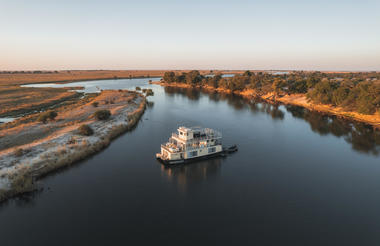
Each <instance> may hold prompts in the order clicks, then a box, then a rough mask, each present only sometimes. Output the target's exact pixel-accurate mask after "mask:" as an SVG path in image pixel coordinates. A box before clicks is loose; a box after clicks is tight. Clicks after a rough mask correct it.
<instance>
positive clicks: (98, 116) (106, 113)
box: [94, 109, 111, 120]
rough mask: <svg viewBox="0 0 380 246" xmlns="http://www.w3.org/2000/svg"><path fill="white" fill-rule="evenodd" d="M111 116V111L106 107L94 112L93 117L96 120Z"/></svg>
mask: <svg viewBox="0 0 380 246" xmlns="http://www.w3.org/2000/svg"><path fill="white" fill-rule="evenodd" d="M110 116H111V112H110V111H109V110H107V109H101V110H98V111H96V112H95V113H94V117H95V119H97V120H107V119H109V117H110Z"/></svg>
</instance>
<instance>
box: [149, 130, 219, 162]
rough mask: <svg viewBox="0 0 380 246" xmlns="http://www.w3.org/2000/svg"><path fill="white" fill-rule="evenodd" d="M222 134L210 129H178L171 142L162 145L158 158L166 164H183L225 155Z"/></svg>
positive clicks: (170, 139)
mask: <svg viewBox="0 0 380 246" xmlns="http://www.w3.org/2000/svg"><path fill="white" fill-rule="evenodd" d="M224 154H225V150H223V147H222V134H221V133H220V132H218V131H216V130H213V129H210V128H201V127H184V126H181V127H179V128H178V133H173V134H172V136H171V137H170V138H169V141H168V142H167V143H165V144H162V145H161V153H157V154H156V158H157V159H158V160H159V161H160V162H162V163H164V164H181V163H187V162H192V161H196V160H200V159H208V158H212V157H216V156H220V155H224Z"/></svg>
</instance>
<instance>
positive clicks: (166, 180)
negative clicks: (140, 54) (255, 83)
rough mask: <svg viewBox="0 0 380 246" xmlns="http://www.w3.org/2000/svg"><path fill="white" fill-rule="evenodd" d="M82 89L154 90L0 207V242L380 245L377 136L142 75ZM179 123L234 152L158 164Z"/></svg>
mask: <svg viewBox="0 0 380 246" xmlns="http://www.w3.org/2000/svg"><path fill="white" fill-rule="evenodd" d="M86 83H89V84H90V85H93V84H97V86H102V88H106V87H107V86H108V84H109V85H112V86H110V87H112V88H113V89H115V87H116V88H134V87H135V86H136V85H138V86H140V87H143V88H153V90H154V93H155V95H154V97H150V98H149V100H150V101H152V102H153V103H154V104H153V106H151V107H149V108H148V109H147V110H146V112H145V114H144V115H143V117H142V120H141V122H140V123H139V125H138V126H137V127H136V128H135V129H134V130H133V131H132V132H129V133H126V134H124V135H123V136H121V137H119V138H118V139H116V140H115V141H114V142H112V144H111V145H110V146H109V147H108V148H107V149H105V150H104V151H102V152H101V153H98V154H97V155H95V156H93V157H91V158H89V159H87V160H85V161H82V162H81V163H80V164H78V165H75V166H73V167H71V168H68V169H65V170H62V171H60V172H58V173H56V174H53V175H50V176H48V177H47V178H45V179H43V181H42V182H43V185H44V187H45V189H44V191H42V192H40V193H36V194H34V195H33V196H25V197H23V198H22V199H21V198H20V199H16V200H11V201H9V202H7V203H5V204H3V205H2V206H0V242H1V246H4V245H128V243H129V244H130V245H142V244H148V243H149V244H150V245H168V244H176V245H215V244H218V245H379V244H380V155H379V153H380V152H379V151H380V145H379V144H380V134H379V132H373V131H372V130H371V128H369V127H366V126H365V125H362V124H353V123H347V122H345V121H342V120H338V119H336V118H331V117H326V116H322V115H319V114H315V113H310V112H307V111H305V110H303V109H300V108H296V107H284V106H278V107H275V106H271V105H268V104H262V103H258V102H248V101H245V100H243V99H241V98H238V97H233V96H223V95H217V94H206V93H202V92H199V91H196V90H184V89H181V90H178V89H164V88H162V87H160V86H157V85H148V84H147V79H136V80H116V81H96V82H95V81H94V82H86ZM116 85H118V86H116ZM180 125H188V126H193V125H201V126H205V127H212V128H215V129H217V130H220V131H221V132H222V133H223V135H224V143H225V144H226V145H229V144H234V143H236V144H238V145H239V151H238V152H237V153H236V154H233V155H231V156H229V157H227V158H225V159H213V160H209V161H203V162H199V163H195V164H189V165H186V166H179V167H173V168H168V167H164V166H162V165H161V164H159V163H158V162H157V161H156V160H155V158H154V156H155V153H156V152H159V150H160V149H159V147H160V144H161V143H163V142H165V141H166V140H167V138H168V137H169V135H170V134H171V132H174V131H175V130H176V128H177V127H178V126H180ZM376 141H377V142H376Z"/></svg>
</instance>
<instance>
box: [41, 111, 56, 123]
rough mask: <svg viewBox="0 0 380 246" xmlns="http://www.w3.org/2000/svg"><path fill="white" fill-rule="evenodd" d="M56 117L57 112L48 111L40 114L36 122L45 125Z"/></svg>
mask: <svg viewBox="0 0 380 246" xmlns="http://www.w3.org/2000/svg"><path fill="white" fill-rule="evenodd" d="M57 115H58V114H57V112H55V111H52V110H50V111H47V112H43V113H41V114H40V115H39V116H38V118H37V120H38V121H39V122H42V123H44V124H46V123H47V121H48V120H54V119H55V117H57Z"/></svg>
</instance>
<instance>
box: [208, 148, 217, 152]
mask: <svg viewBox="0 0 380 246" xmlns="http://www.w3.org/2000/svg"><path fill="white" fill-rule="evenodd" d="M215 151H216V148H215V147H212V148H209V149H208V153H214V152H215Z"/></svg>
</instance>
